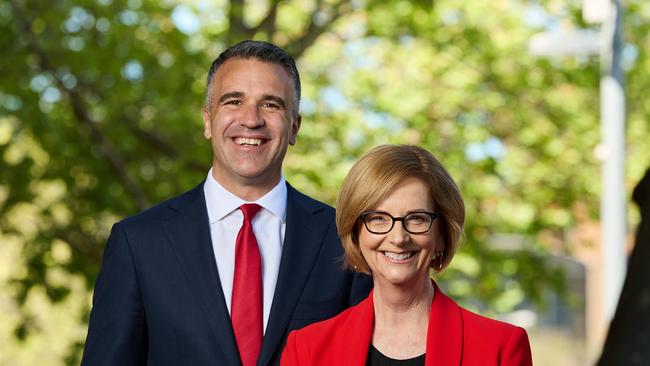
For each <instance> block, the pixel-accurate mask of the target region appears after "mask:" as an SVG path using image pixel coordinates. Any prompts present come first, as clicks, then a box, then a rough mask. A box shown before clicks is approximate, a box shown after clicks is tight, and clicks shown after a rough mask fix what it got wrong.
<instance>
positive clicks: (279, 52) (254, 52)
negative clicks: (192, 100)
mask: <svg viewBox="0 0 650 366" xmlns="http://www.w3.org/2000/svg"><path fill="white" fill-rule="evenodd" d="M235 58H239V59H251V58H253V59H257V60H259V61H263V62H268V63H271V64H276V65H280V66H282V68H284V70H285V71H286V72H287V73H288V74H289V76H290V77H291V79H292V80H293V85H294V91H295V103H294V113H295V114H298V106H299V104H300V75H298V69H297V68H296V62H295V61H294V59H293V58H292V57H291V56H289V54H288V53H287V52H286V51H285V50H283V49H282V48H280V47H278V46H276V45H274V44H271V43H269V42H264V41H253V40H246V41H242V42H239V43H237V44H236V45H234V46H232V47H230V48H228V49H227V50H225V51H223V52H222V53H221V54H220V55H219V57H217V58H216V59H215V60H214V61H212V65H211V66H210V71H209V72H208V78H207V83H206V93H205V96H206V100H205V104H206V106H208V105H209V103H210V84H211V83H212V78H213V77H214V74H215V73H216V72H217V70H218V69H219V67H220V66H221V65H223V63H224V62H226V61H228V60H229V59H235Z"/></svg>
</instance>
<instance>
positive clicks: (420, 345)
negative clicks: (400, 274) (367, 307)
mask: <svg viewBox="0 0 650 366" xmlns="http://www.w3.org/2000/svg"><path fill="white" fill-rule="evenodd" d="M433 292H434V290H433V284H432V283H431V279H429V278H426V279H423V280H422V281H419V282H418V283H415V284H413V285H412V286H396V285H393V284H387V283H384V282H382V281H375V289H374V291H373V302H374V311H375V325H374V326H375V327H374V331H373V338H372V343H373V345H374V346H375V348H377V349H378V350H379V351H380V352H381V353H383V354H384V355H386V356H388V357H391V358H397V359H406V358H412V357H416V356H419V355H421V354H423V353H424V352H425V350H426V336H427V329H428V324H429V313H430V310H431V301H432V300H433V295H434V294H433Z"/></svg>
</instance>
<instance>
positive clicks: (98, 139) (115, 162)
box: [11, 1, 149, 210]
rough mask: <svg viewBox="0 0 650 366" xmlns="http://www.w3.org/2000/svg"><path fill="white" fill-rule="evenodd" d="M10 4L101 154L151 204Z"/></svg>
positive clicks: (137, 198)
mask: <svg viewBox="0 0 650 366" xmlns="http://www.w3.org/2000/svg"><path fill="white" fill-rule="evenodd" d="M11 5H12V7H13V12H14V15H16V18H17V19H18V21H19V22H20V23H21V26H22V28H23V30H24V31H25V34H27V35H28V36H29V48H30V49H31V51H32V52H33V53H34V54H35V55H36V56H38V63H39V67H40V68H41V70H42V71H44V72H47V73H49V74H50V75H51V76H52V77H53V79H54V80H55V82H56V84H57V86H58V87H59V90H61V91H62V92H63V93H65V94H66V95H67V96H68V100H70V104H71V107H72V112H73V114H74V116H75V118H76V119H77V121H78V122H79V123H80V124H81V125H82V126H84V127H85V128H86V129H87V130H88V133H89V134H90V138H91V140H92V141H93V142H94V143H95V144H97V145H98V146H99V147H100V149H101V152H102V154H103V155H104V156H105V157H106V158H107V159H108V162H109V164H110V166H111V168H112V169H113V171H114V172H115V174H116V175H117V176H118V177H119V178H120V180H121V181H122V184H123V185H124V187H125V188H126V191H127V192H129V194H130V195H131V198H132V199H133V202H134V203H135V205H136V207H137V208H138V209H140V210H143V209H145V208H147V207H148V206H149V200H148V198H147V196H146V195H145V194H144V192H143V191H142V189H140V186H139V185H138V184H137V182H136V181H135V180H133V179H132V178H131V177H130V176H129V173H128V171H127V168H126V163H125V161H124V159H123V158H122V157H121V156H120V154H119V153H118V152H117V151H116V150H115V149H114V148H113V146H112V145H111V143H110V141H109V140H108V138H106V136H104V134H103V133H102V132H101V131H100V130H99V128H98V127H97V126H96V124H95V122H94V121H93V120H92V119H91V118H90V116H89V114H88V112H87V111H86V108H85V106H84V103H83V100H82V98H81V96H80V95H78V94H76V93H74V92H72V91H71V90H69V89H67V88H66V87H65V85H64V83H63V81H62V80H61V79H60V77H59V76H58V75H57V73H56V68H55V67H54V66H53V65H52V64H51V63H50V62H49V60H48V56H47V53H46V52H45V51H43V49H42V48H41V47H40V45H39V44H38V41H37V39H36V36H35V35H34V33H33V31H32V29H31V22H30V21H29V20H28V19H27V17H26V16H25V15H24V14H23V13H22V12H21V9H20V8H19V6H18V5H17V4H16V2H15V1H12V2H11Z"/></svg>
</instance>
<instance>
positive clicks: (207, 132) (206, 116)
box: [203, 106, 212, 140]
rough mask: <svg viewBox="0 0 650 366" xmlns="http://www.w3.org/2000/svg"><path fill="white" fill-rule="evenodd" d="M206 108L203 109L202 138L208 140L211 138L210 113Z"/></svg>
mask: <svg viewBox="0 0 650 366" xmlns="http://www.w3.org/2000/svg"><path fill="white" fill-rule="evenodd" d="M208 108H209V107H208V106H205V107H204V108H203V136H204V137H205V138H206V139H208V140H209V139H210V138H211V137H212V123H211V122H210V112H209V110H208Z"/></svg>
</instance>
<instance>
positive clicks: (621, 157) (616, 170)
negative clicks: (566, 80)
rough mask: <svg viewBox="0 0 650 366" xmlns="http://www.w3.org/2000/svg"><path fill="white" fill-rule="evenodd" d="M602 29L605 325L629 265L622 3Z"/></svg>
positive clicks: (616, 3) (617, 1)
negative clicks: (627, 247)
mask: <svg viewBox="0 0 650 366" xmlns="http://www.w3.org/2000/svg"><path fill="white" fill-rule="evenodd" d="M612 10H613V11H612V12H611V15H610V17H609V19H608V20H607V21H606V22H604V23H603V26H602V36H603V38H602V49H601V56H600V57H601V79H600V116H601V117H600V118H601V133H602V144H603V147H604V153H605V154H604V160H603V167H602V185H603V186H602V198H601V204H600V212H601V227H602V229H603V236H602V240H603V243H602V245H603V250H602V253H603V261H602V263H603V266H604V268H603V270H604V278H603V287H604V288H603V290H604V291H603V296H604V302H603V305H604V307H603V310H604V317H605V319H604V320H605V324H608V323H609V322H610V321H611V319H612V318H613V316H614V312H615V311H616V305H617V303H618V298H619V295H620V293H621V288H622V286H623V281H624V280H625V271H626V266H627V259H626V252H625V244H626V210H625V206H626V194H625V186H624V182H625V86H624V80H623V70H622V68H621V51H622V36H621V21H622V19H621V18H622V7H621V3H620V0H613V1H612Z"/></svg>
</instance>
